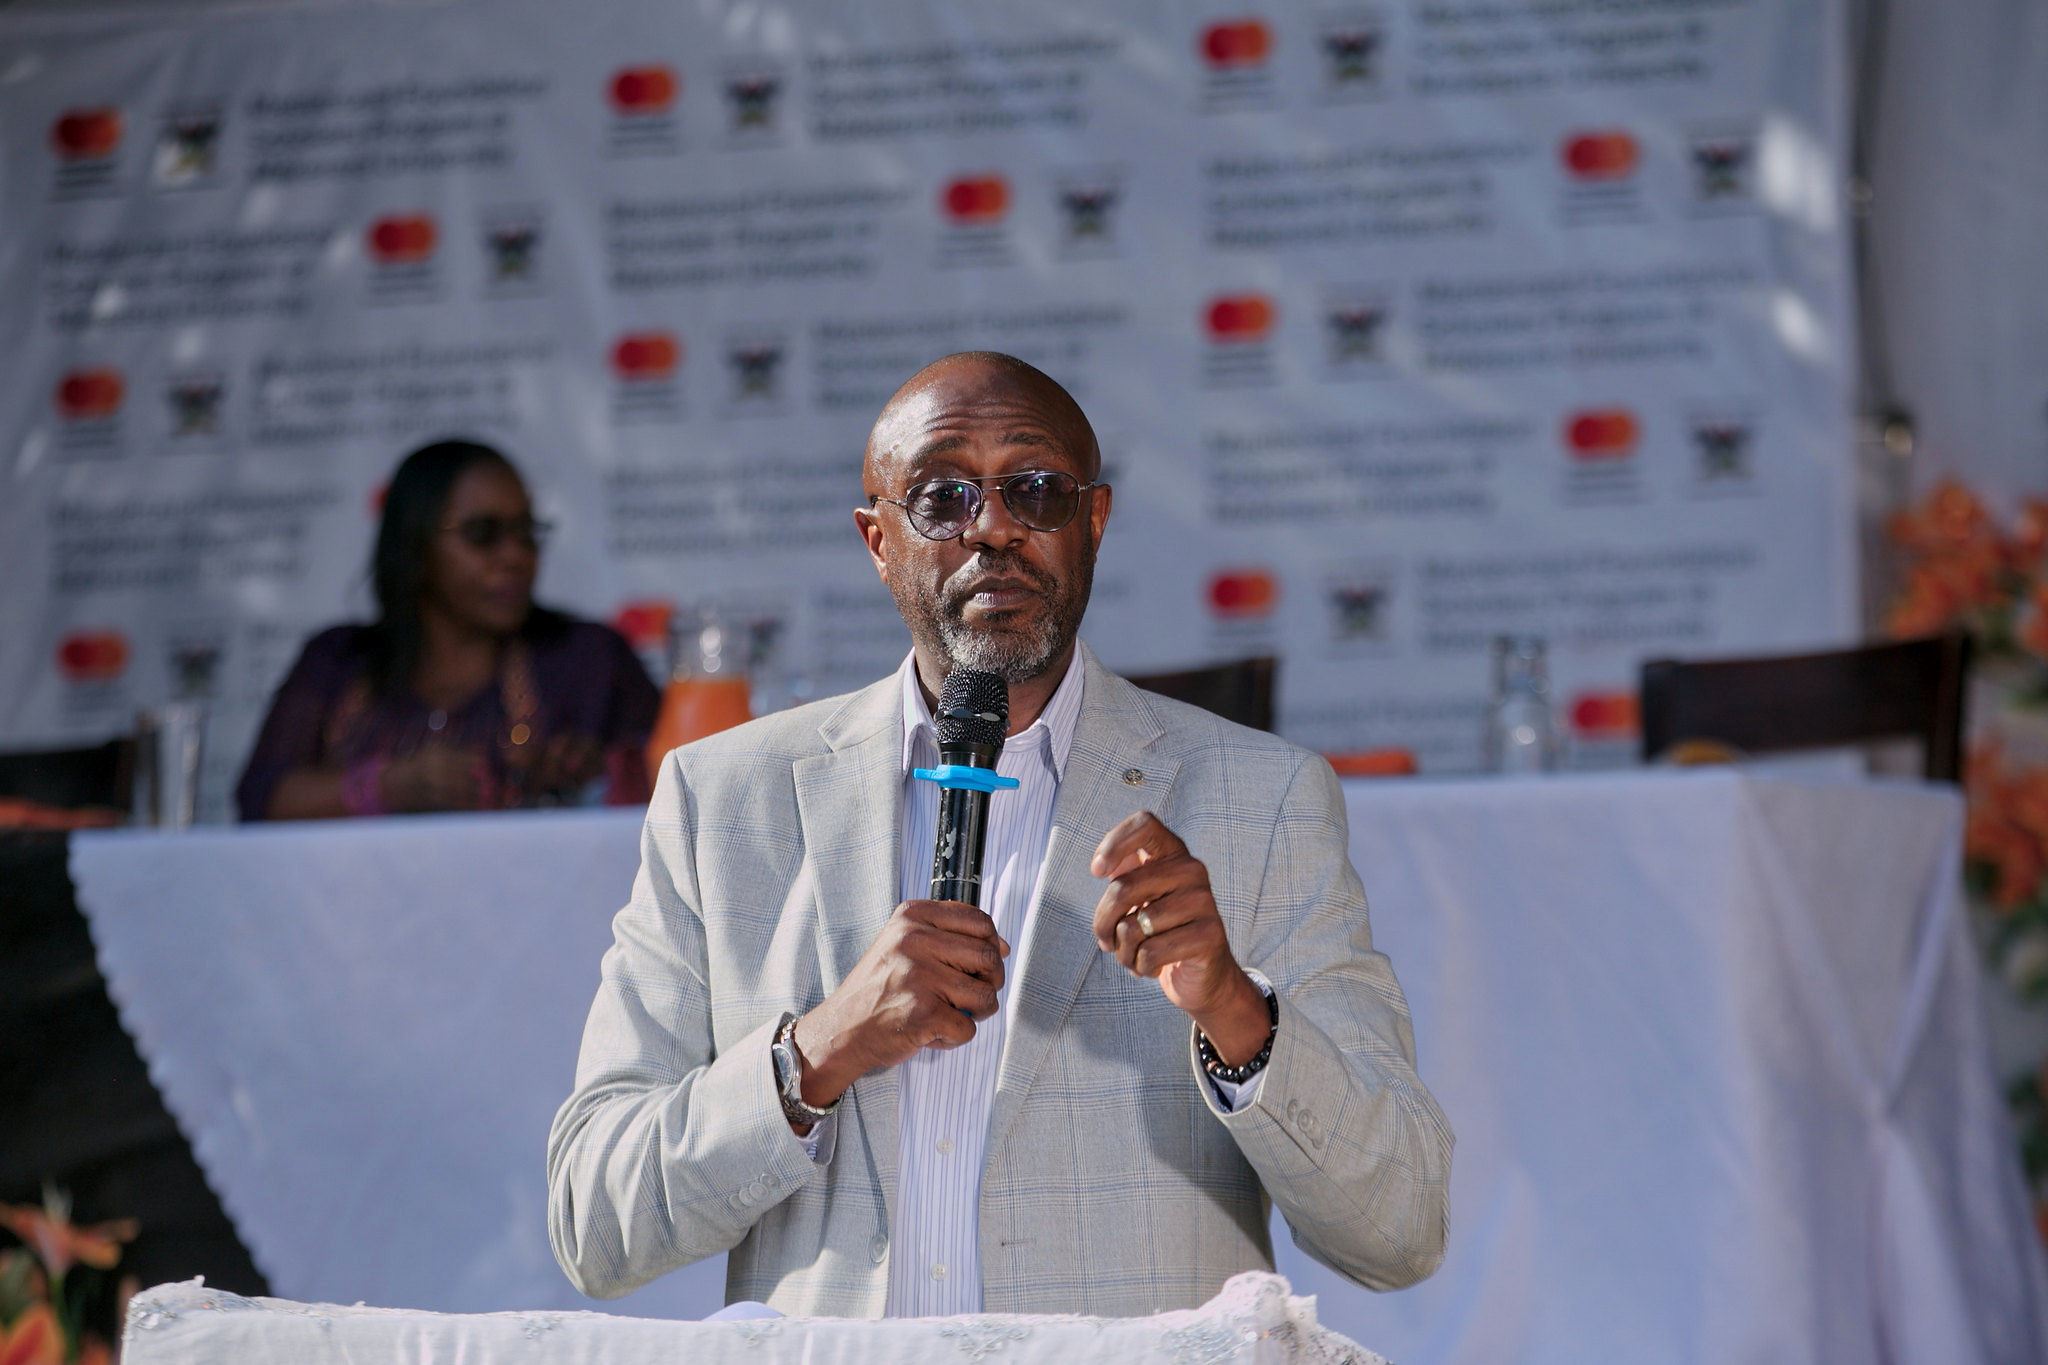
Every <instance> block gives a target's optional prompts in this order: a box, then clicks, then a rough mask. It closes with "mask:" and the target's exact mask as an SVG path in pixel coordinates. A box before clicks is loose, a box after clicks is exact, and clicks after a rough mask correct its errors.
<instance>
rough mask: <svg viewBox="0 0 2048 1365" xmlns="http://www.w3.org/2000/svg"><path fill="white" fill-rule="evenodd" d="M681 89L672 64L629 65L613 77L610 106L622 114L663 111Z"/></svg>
mask: <svg viewBox="0 0 2048 1365" xmlns="http://www.w3.org/2000/svg"><path fill="white" fill-rule="evenodd" d="M681 88H682V82H681V81H680V80H679V79H677V77H676V73H675V69H674V68H673V67H667V66H629V67H626V68H624V69H623V70H620V71H618V72H616V73H614V74H613V76H612V85H611V97H612V108H614V109H616V110H618V111H619V112H620V113H621V114H636V115H642V116H644V115H648V114H665V113H667V112H668V111H669V110H670V109H671V108H673V107H674V105H675V102H676V92H677V91H678V90H680V89H681Z"/></svg>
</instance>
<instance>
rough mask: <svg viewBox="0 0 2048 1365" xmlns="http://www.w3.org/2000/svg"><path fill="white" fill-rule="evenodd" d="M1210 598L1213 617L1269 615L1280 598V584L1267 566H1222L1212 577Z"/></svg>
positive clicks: (1235, 618)
mask: <svg viewBox="0 0 2048 1365" xmlns="http://www.w3.org/2000/svg"><path fill="white" fill-rule="evenodd" d="M1208 598H1209V613H1210V614H1211V615H1212V616H1220V617H1223V618H1224V619H1226V620H1245V619H1248V618H1251V617H1257V616H1268V615H1271V614H1272V611H1273V608H1274V606H1275V605H1277V604H1278V603H1279V601H1280V584H1279V582H1278V580H1276V579H1275V578H1274V577H1273V575H1272V574H1271V573H1269V572H1267V571H1266V570H1264V569H1222V570H1219V571H1218V572H1216V573H1214V574H1211V575H1210V576H1209V591H1208Z"/></svg>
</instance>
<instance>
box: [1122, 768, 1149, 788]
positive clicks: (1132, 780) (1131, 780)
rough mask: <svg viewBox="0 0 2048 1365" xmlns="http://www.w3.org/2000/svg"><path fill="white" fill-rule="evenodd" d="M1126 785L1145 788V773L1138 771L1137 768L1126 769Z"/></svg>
mask: <svg viewBox="0 0 2048 1365" xmlns="http://www.w3.org/2000/svg"><path fill="white" fill-rule="evenodd" d="M1124 785H1125V786H1126V787H1142V786H1144V785H1145V774H1144V773H1143V772H1141V771H1139V770H1138V769H1136V768H1126V769H1124Z"/></svg>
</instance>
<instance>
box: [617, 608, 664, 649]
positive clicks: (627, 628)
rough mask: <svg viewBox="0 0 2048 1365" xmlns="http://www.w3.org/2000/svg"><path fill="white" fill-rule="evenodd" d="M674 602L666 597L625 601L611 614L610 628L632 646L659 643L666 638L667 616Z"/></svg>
mask: <svg viewBox="0 0 2048 1365" xmlns="http://www.w3.org/2000/svg"><path fill="white" fill-rule="evenodd" d="M674 614H675V604H674V603H673V602H670V601H668V600H667V599H666V598H659V597H649V598H643V599H641V600H640V601H637V602H627V603H625V604H623V605H622V606H620V608H619V609H618V611H617V612H616V613H615V614H614V615H613V616H612V628H613V629H614V630H616V631H618V632H619V634H621V635H623V636H625V637H626V639H627V641H628V642H630V643H631V644H633V645H634V646H636V647H638V646H642V645H652V644H660V643H661V642H663V641H665V640H667V639H668V622H669V617H671V616H672V615H674Z"/></svg>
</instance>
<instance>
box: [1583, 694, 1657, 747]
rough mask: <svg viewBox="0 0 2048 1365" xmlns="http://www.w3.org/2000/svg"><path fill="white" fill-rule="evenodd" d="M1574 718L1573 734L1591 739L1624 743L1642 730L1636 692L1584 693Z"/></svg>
mask: <svg viewBox="0 0 2048 1365" xmlns="http://www.w3.org/2000/svg"><path fill="white" fill-rule="evenodd" d="M1571 717H1572V732H1573V733H1574V734H1577V735H1583V736H1585V737H1586V738H1587V739H1622V738H1626V737H1627V736H1629V735H1633V734H1635V733H1636V731H1637V730H1638V729H1639V728H1641V727H1640V723H1639V712H1638V709H1637V706H1636V694H1635V693H1633V692H1581V693H1579V694H1578V695H1577V696H1576V697H1573V698H1572V707H1571Z"/></svg>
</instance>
